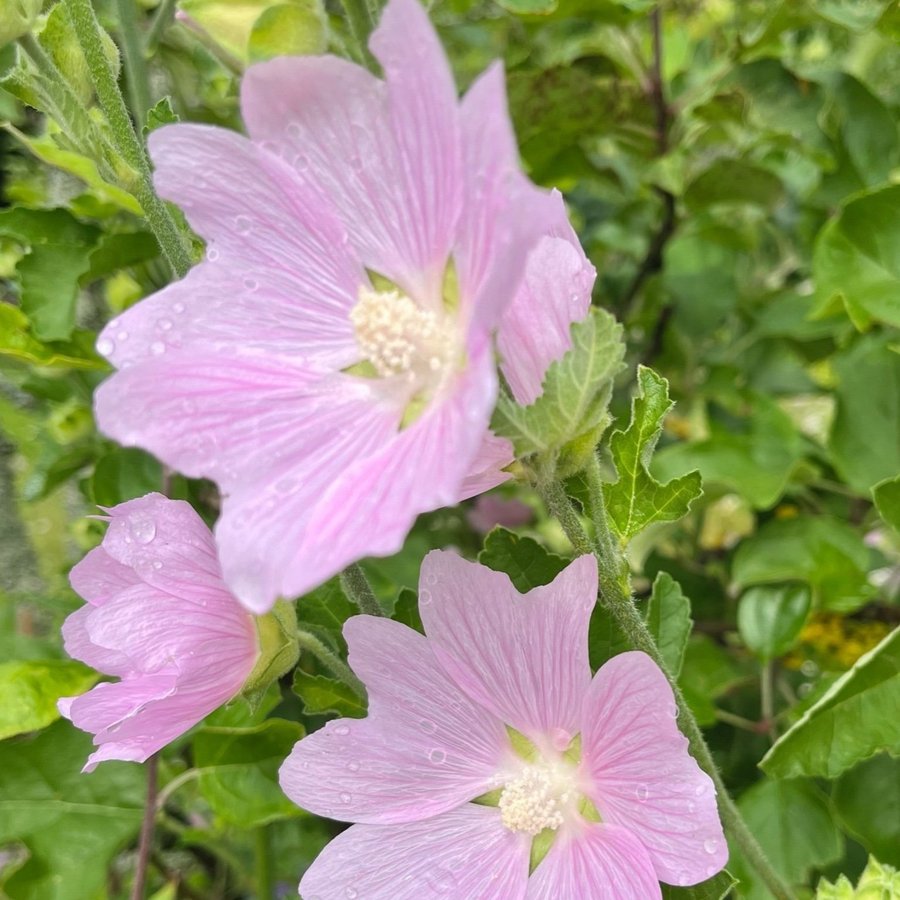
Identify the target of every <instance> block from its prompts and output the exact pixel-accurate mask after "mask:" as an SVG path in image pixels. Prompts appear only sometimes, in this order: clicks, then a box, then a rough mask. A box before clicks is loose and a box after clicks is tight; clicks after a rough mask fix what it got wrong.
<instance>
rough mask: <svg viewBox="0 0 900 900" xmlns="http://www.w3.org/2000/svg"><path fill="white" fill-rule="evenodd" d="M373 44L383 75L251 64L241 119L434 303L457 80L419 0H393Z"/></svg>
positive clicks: (306, 62)
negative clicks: (380, 78)
mask: <svg viewBox="0 0 900 900" xmlns="http://www.w3.org/2000/svg"><path fill="white" fill-rule="evenodd" d="M372 48H373V51H374V52H375V54H376V55H377V56H378V57H379V58H380V60H381V62H382V64H383V67H384V70H385V75H386V79H387V82H386V83H385V82H381V81H379V80H378V79H376V78H374V77H373V76H372V75H370V74H369V73H368V72H366V71H365V70H363V69H361V68H359V67H358V66H355V65H353V64H351V63H348V62H345V61H343V60H338V59H334V58H332V57H306V58H284V59H276V60H272V61H270V62H266V63H261V64H259V65H256V66H252V67H251V68H250V69H248V71H247V73H246V75H245V77H244V81H243V85H242V90H241V108H242V112H243V116H244V121H245V123H246V125H247V129H248V131H249V133H250V135H251V137H252V138H253V140H254V141H261V142H263V143H264V144H265V145H266V146H272V147H273V148H274V149H276V151H277V152H279V153H280V154H281V155H282V157H283V158H284V159H286V160H288V161H290V162H291V163H292V164H293V165H294V167H295V168H296V169H298V170H299V171H301V172H302V173H303V175H304V177H305V178H306V179H308V180H309V181H311V182H313V183H315V184H316V185H317V186H318V187H319V188H320V189H321V190H322V191H323V192H324V194H325V195H326V196H327V197H328V198H329V200H330V201H331V202H333V204H334V205H335V207H336V208H337V210H338V211H339V215H340V217H341V221H342V223H343V225H344V227H345V228H346V229H347V231H348V232H349V234H350V239H351V242H352V243H353V245H354V246H355V247H356V249H357V251H358V252H359V253H360V254H361V256H362V259H363V262H364V264H365V265H366V267H367V268H370V269H374V270H375V271H377V272H379V273H381V274H382V275H386V276H387V277H388V278H390V279H392V280H394V281H396V282H397V283H398V284H400V285H401V286H402V287H403V288H404V289H405V290H406V291H407V292H409V293H410V294H411V295H412V296H413V297H415V298H416V299H417V300H419V301H420V302H423V303H429V302H434V303H437V302H439V299H440V287H441V282H442V279H443V272H444V266H445V265H446V262H447V258H448V255H449V252H450V247H451V242H452V238H453V234H454V228H455V225H456V219H457V216H458V206H459V192H460V181H461V176H460V172H459V168H460V161H459V149H458V145H459V137H458V133H457V132H458V125H457V118H458V113H457V108H456V91H455V88H454V86H453V80H452V77H451V75H450V72H449V68H448V66H447V63H446V59H445V57H444V53H443V50H442V49H441V47H440V44H439V43H438V41H437V38H436V36H435V34H434V30H433V28H432V26H431V24H430V22H429V21H428V17H427V15H426V14H425V11H424V10H423V9H422V7H421V5H420V4H419V3H417V2H415V0H392V2H391V3H389V4H388V6H387V8H386V9H385V11H384V12H383V14H382V20H381V24H380V26H379V28H378V29H377V30H376V32H375V33H374V34H373V36H372Z"/></svg>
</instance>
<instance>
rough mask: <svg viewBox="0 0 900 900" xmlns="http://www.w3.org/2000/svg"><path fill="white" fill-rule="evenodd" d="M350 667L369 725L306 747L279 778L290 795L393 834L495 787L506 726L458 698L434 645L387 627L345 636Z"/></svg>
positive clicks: (354, 624) (336, 730)
mask: <svg viewBox="0 0 900 900" xmlns="http://www.w3.org/2000/svg"><path fill="white" fill-rule="evenodd" d="M344 633H345V635H346V637H347V643H348V644H349V646H350V665H351V666H352V667H353V670H354V671H355V672H356V673H357V674H358V675H359V676H360V678H361V679H362V680H363V682H364V683H365V685H366V687H367V689H368V694H369V715H368V718H366V719H338V720H337V721H333V722H329V723H328V724H327V725H325V727H324V728H321V729H319V730H318V731H316V732H314V733H313V734H311V735H310V736H309V737H306V738H304V739H303V740H302V741H300V742H299V743H298V744H297V745H296V746H295V747H294V750H293V752H292V753H291V755H290V756H289V757H288V759H287V760H286V761H285V763H284V765H283V766H282V769H281V785H282V788H283V789H284V792H285V793H286V794H287V795H288V796H289V797H290V798H291V799H292V800H293V801H294V802H295V803H297V804H298V805H299V806H302V807H304V808H305V809H309V810H311V811H312V812H314V813H316V814H317V815H323V816H329V817H331V818H335V819H342V820H345V821H350V822H366V823H370V824H386V823H394V822H412V821H417V820H419V819H424V818H429V817H431V816H434V815H436V814H438V813H442V812H445V811H446V810H448V809H452V808H453V807H456V806H459V805H460V804H461V803H464V802H465V801H467V800H471V799H473V798H475V797H477V796H479V795H480V794H484V793H487V792H488V791H489V790H492V789H493V788H494V787H496V782H495V781H494V776H495V773H496V772H497V770H498V768H499V766H500V764H501V761H502V760H503V759H504V757H505V755H506V754H507V753H508V752H509V740H508V738H507V736H506V732H505V730H504V728H503V725H502V724H501V723H500V722H499V721H498V720H497V719H495V718H494V717H493V716H492V715H491V714H490V713H488V712H486V711H485V710H483V709H481V708H480V707H478V706H475V705H473V704H472V703H471V701H470V700H469V699H468V698H467V697H465V696H464V695H463V694H462V693H460V691H459V689H458V688H457V687H456V685H455V684H454V683H453V682H452V681H451V680H450V679H449V678H448V677H447V674H446V673H445V672H444V670H443V669H442V668H441V667H440V666H439V665H438V663H437V661H436V660H435V658H434V654H433V653H432V652H431V649H430V648H429V646H428V641H427V640H426V639H425V638H424V637H422V636H421V635H420V634H418V633H417V632H415V631H413V630H412V629H411V628H407V627H406V626H405V625H401V624H400V623H399V622H392V621H390V620H388V619H376V618H374V617H371V616H357V617H355V618H353V619H350V620H349V621H348V622H347V624H346V625H345V626H344Z"/></svg>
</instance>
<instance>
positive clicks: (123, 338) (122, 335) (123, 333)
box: [116, 329, 128, 341]
mask: <svg viewBox="0 0 900 900" xmlns="http://www.w3.org/2000/svg"><path fill="white" fill-rule="evenodd" d="M116 337H117V338H118V339H119V340H120V341H127V340H128V332H127V331H125V330H124V329H122V331H120V332H119V333H118V334H117V335H116Z"/></svg>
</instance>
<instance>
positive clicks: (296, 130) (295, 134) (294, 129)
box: [287, 122, 303, 138]
mask: <svg viewBox="0 0 900 900" xmlns="http://www.w3.org/2000/svg"><path fill="white" fill-rule="evenodd" d="M287 133H288V134H289V135H290V136H291V137H292V138H299V137H302V136H303V129H302V128H301V127H300V123H299V122H291V123H290V125H288V127H287Z"/></svg>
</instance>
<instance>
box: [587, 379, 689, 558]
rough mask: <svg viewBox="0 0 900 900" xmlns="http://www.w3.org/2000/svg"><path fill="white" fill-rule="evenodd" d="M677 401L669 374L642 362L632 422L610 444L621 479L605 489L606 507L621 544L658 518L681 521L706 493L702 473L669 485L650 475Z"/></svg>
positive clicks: (674, 481) (687, 475)
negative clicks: (666, 420)
mask: <svg viewBox="0 0 900 900" xmlns="http://www.w3.org/2000/svg"><path fill="white" fill-rule="evenodd" d="M673 405H674V404H673V403H672V401H671V400H670V399H669V383H668V382H667V381H666V380H665V378H662V377H661V376H660V375H657V374H656V372H654V371H653V370H652V369H648V368H647V367H646V366H640V367H639V368H638V396H637V397H635V398H634V400H633V401H632V404H631V423H630V424H629V426H628V428H627V429H626V430H625V431H616V432H614V433H613V435H612V438H611V439H610V443H609V446H610V452H611V453H612V458H613V462H614V463H615V466H616V471H617V472H618V475H619V478H618V480H617V481H615V482H614V483H612V484H610V485H607V487H606V488H605V495H606V507H607V512H608V513H609V518H610V522H611V523H612V526H613V528H614V529H615V531H616V534H617V535H618V536H619V540H620V541H621V542H622V544H627V543H628V541H630V540H631V538H633V537H634V536H635V535H637V534H640V532H642V531H643V530H644V529H645V528H646V527H647V526H648V525H651V524H653V523H654V522H672V521H675V520H677V519H680V518H681V517H682V516H683V515H685V514H686V513H687V511H688V510H689V509H690V506H691V503H692V502H693V501H694V500H696V499H697V497H699V496H700V495H701V494H702V493H703V491H702V489H701V487H700V473H699V472H689V473H687V474H686V475H682V476H681V477H679V478H673V479H672V480H671V481H668V482H666V483H665V484H661V483H660V482H658V481H657V480H656V479H655V478H654V477H653V476H652V475H651V474H650V470H649V465H650V459H651V457H652V456H653V451H654V449H655V448H656V442H657V441H658V440H659V436H660V434H661V432H662V424H663V419H664V418H665V416H666V413H667V412H668V411H669V410H670V409H671V408H672V406H673Z"/></svg>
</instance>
